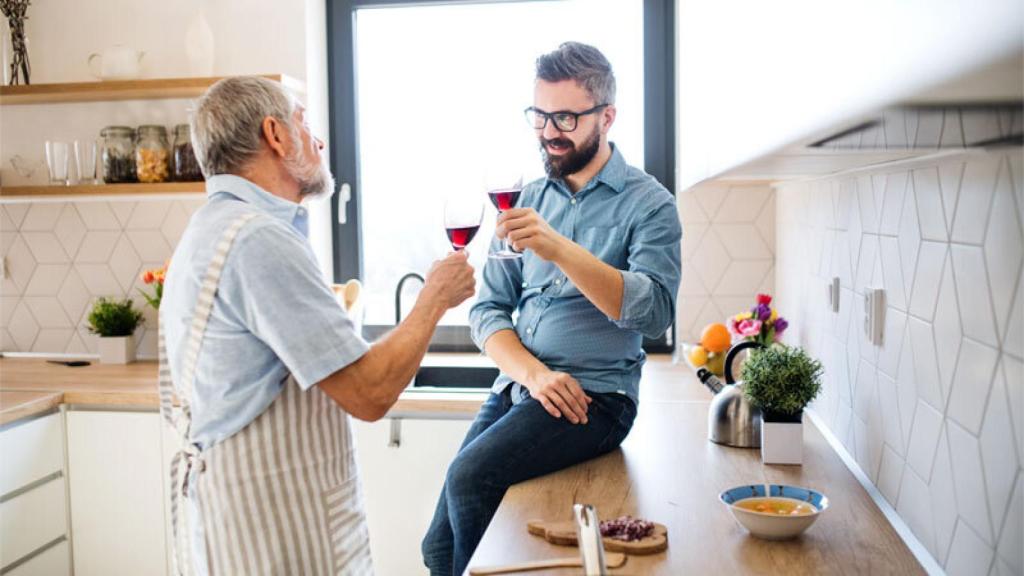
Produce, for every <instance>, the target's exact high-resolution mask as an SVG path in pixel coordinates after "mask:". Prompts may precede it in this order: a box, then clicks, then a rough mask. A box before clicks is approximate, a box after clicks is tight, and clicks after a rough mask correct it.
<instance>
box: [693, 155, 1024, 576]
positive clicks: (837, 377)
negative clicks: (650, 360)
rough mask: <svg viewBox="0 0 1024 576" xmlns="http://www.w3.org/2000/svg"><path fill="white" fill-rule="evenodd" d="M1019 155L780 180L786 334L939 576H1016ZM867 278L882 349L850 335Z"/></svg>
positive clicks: (1021, 555)
mask: <svg viewBox="0 0 1024 576" xmlns="http://www.w3.org/2000/svg"><path fill="white" fill-rule="evenodd" d="M1021 158H1022V150H1021V149H1019V148H1016V149H1009V150H1007V149H1003V150H994V151H988V152H977V151H975V152H971V153H966V154H964V155H960V156H955V157H947V158H944V159H938V160H935V161H933V162H932V163H930V164H929V163H927V162H925V163H920V164H918V165H915V166H912V167H910V168H905V169H896V168H890V169H888V170H884V169H882V170H878V171H875V172H873V173H864V172H861V173H859V174H857V175H850V176H842V177H839V178H826V179H822V180H816V181H808V182H791V183H783V184H780V185H778V187H777V190H776V196H775V201H776V202H777V203H778V210H777V224H776V226H777V229H776V234H777V235H778V242H777V245H776V261H775V268H776V270H777V273H776V275H775V277H776V278H775V282H776V286H777V293H778V294H777V296H778V298H779V307H780V310H782V311H783V312H784V313H786V314H787V316H792V319H793V324H792V325H793V326H794V328H793V329H792V330H790V331H789V332H787V334H786V338H785V339H786V341H787V342H789V343H791V344H799V345H801V346H804V347H805V348H807V349H808V350H809V351H810V352H811V353H813V354H814V355H815V356H817V357H818V358H820V359H821V360H822V362H823V363H824V365H825V368H826V373H825V379H824V386H823V389H822V394H821V396H820V397H819V398H818V399H817V400H816V401H815V402H814V410H815V412H816V413H817V414H818V415H819V416H820V417H821V419H822V420H823V421H824V423H825V424H826V425H827V426H828V427H829V428H830V429H831V431H832V432H833V433H834V434H835V435H836V436H837V437H838V438H839V439H840V441H841V442H842V443H843V444H844V445H845V447H846V449H847V450H848V451H849V453H850V454H852V455H854V456H855V458H856V459H857V462H858V464H859V465H860V467H861V469H862V470H863V471H864V472H865V474H867V475H868V476H869V477H870V479H871V480H872V482H874V483H875V484H876V485H877V486H878V488H879V490H880V492H881V493H882V495H883V496H884V497H885V498H886V499H887V500H888V501H889V502H890V503H891V504H892V505H893V506H894V507H895V508H896V510H897V512H898V513H899V514H900V516H901V517H902V518H903V519H904V520H905V521H906V523H907V525H908V526H909V527H910V528H911V530H912V531H913V532H914V534H915V536H916V537H917V538H918V539H919V540H920V541H921V543H922V544H923V545H924V546H925V547H926V548H927V549H928V551H929V552H930V553H931V554H932V556H933V557H934V558H935V560H936V561H937V562H938V563H939V565H940V566H942V567H943V568H944V569H945V570H946V572H947V573H949V574H979V575H989V574H1024V552H1022V550H1024V541H1022V538H1024V527H1022V525H1024V494H1022V491H1024V469H1022V463H1024V342H1022V332H1024V312H1022V306H1024V169H1022V166H1024V162H1022V160H1021ZM921 164H923V165H921ZM850 270H853V273H852V276H851V273H850ZM833 276H838V277H839V278H840V282H841V285H842V298H841V310H840V312H839V313H838V314H833V313H832V312H831V311H830V309H829V308H828V304H827V301H826V295H827V294H826V291H825V286H826V284H827V282H828V281H829V280H830V279H831V278H832V277H833ZM851 278H852V281H851ZM684 282H685V278H684ZM867 287H882V288H884V289H885V291H886V297H887V303H888V309H887V311H886V329H885V341H884V343H883V344H882V346H875V345H872V344H871V343H870V341H868V340H867V339H866V338H865V337H864V335H863V333H862V331H861V330H860V325H861V316H860V314H861V310H860V308H861V307H862V304H861V299H862V295H863V293H864V290H865V288H867ZM712 299H713V297H712Z"/></svg>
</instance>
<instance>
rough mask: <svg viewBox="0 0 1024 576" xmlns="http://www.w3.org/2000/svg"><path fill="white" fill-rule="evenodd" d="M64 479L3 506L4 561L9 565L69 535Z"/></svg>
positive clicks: (0, 538) (0, 545) (0, 537)
mask: <svg viewBox="0 0 1024 576" xmlns="http://www.w3.org/2000/svg"><path fill="white" fill-rule="evenodd" d="M66 509H67V508H66V506H65V500H64V478H57V479H55V480H51V481H50V482H47V483H46V484H43V485H41V486H38V487H36V488H33V489H32V490H29V491H28V492H25V493H24V494H19V495H18V496H16V497H14V498H11V499H10V500H8V501H6V502H4V503H2V504H0V558H3V562H4V564H5V565H7V564H11V563H13V562H16V561H17V560H19V559H21V558H23V557H24V556H25V555H26V554H28V553H30V552H32V551H34V550H37V549H39V548H40V547H42V546H43V545H45V544H48V543H50V542H53V541H54V540H56V539H57V538H60V537H61V536H64V535H66V534H67V515H66Z"/></svg>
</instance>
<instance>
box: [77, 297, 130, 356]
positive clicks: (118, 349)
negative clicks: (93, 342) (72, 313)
mask: <svg viewBox="0 0 1024 576" xmlns="http://www.w3.org/2000/svg"><path fill="white" fill-rule="evenodd" d="M88 321H89V331H90V332H92V333H93V334H98V335H99V337H100V338H99V351H100V363H102V364H129V363H131V362H134V361H135V338H134V337H133V334H134V333H135V329H136V328H137V327H138V326H139V324H140V323H141V322H142V313H141V312H139V311H138V310H136V309H135V306H134V305H133V304H132V301H131V300H129V299H127V298H125V299H123V300H117V299H114V298H100V299H99V300H97V301H96V303H95V304H93V306H92V310H91V311H90V312H89V319H88Z"/></svg>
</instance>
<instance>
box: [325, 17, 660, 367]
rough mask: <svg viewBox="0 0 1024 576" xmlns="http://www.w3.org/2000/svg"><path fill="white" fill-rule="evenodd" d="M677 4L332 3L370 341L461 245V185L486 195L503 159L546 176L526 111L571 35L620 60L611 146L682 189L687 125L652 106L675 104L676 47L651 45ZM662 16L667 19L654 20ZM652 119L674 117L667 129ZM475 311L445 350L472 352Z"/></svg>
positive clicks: (340, 150) (345, 157) (354, 242)
mask: <svg viewBox="0 0 1024 576" xmlns="http://www.w3.org/2000/svg"><path fill="white" fill-rule="evenodd" d="M670 6H671V0H663V1H658V2H652V1H651V0H646V1H645V0H548V1H543V0H541V1H538V0H534V1H528V2H484V3H480V2H451V3H446V4H437V3H430V4H427V3H419V2H401V3H399V2H387V1H383V2H382V1H377V2H362V1H359V0H347V1H345V0H333V1H332V2H331V3H330V4H329V7H330V13H329V26H330V28H329V30H328V38H329V45H330V59H331V64H330V68H331V83H330V90H331V94H330V100H331V114H332V119H331V126H332V133H331V142H332V152H331V163H332V169H333V171H334V173H335V175H336V176H337V177H338V180H339V182H344V183H347V184H348V185H349V187H350V189H351V190H352V195H351V198H352V200H351V201H350V202H349V204H348V206H345V207H344V208H343V209H344V210H345V212H346V216H347V217H346V219H345V220H346V222H345V223H344V224H340V223H339V224H338V225H336V227H335V231H334V232H335V234H334V239H335V260H336V263H335V277H336V279H338V280H344V279H347V278H352V277H358V278H360V279H361V280H362V281H363V283H364V285H365V288H366V296H367V299H366V318H365V323H366V325H367V331H368V335H369V336H375V335H376V334H377V333H379V332H381V331H383V330H385V329H386V328H388V327H390V326H393V325H394V323H395V314H396V309H395V307H396V303H395V290H396V287H397V285H398V282H399V280H400V279H401V278H402V277H403V276H404V275H406V274H407V273H409V272H416V273H419V274H424V273H425V272H426V270H427V269H428V268H429V266H430V263H431V262H433V261H434V260H436V259H437V258H439V257H442V256H443V255H444V254H445V253H446V252H447V251H448V250H450V246H449V245H448V243H447V240H446V237H445V234H444V228H443V215H442V214H443V205H444V200H443V199H444V197H445V195H446V194H447V193H448V192H449V191H451V190H476V189H479V193H480V194H481V196H483V195H484V190H483V189H482V186H481V181H482V173H483V171H484V170H485V168H486V167H487V166H491V165H493V164H495V163H496V162H497V163H508V164H510V165H515V166H516V167H518V168H520V169H521V170H522V171H523V172H524V173H525V174H526V175H527V176H528V179H533V178H539V177H541V176H543V169H542V165H541V156H540V151H539V149H538V144H537V141H536V138H535V136H534V134H533V131H532V130H530V128H529V127H528V126H527V125H526V123H525V121H524V118H523V114H522V110H523V109H524V108H525V107H527V106H529V105H531V104H532V103H533V79H534V61H535V59H536V58H537V56H538V55H540V54H542V53H545V52H548V51H550V50H552V49H554V48H556V47H557V46H558V44H559V43H561V42H563V41H566V40H577V41H581V42H585V43H588V44H593V45H595V46H597V47H598V48H599V49H600V50H601V51H602V52H603V53H604V54H605V55H606V56H607V57H608V59H609V60H610V61H611V63H612V66H613V69H614V71H615V75H616V79H617V83H618V94H617V102H616V105H617V107H618V109H619V112H618V116H617V119H616V123H615V125H614V126H613V128H612V131H611V133H610V138H611V140H612V141H614V142H615V143H616V145H617V146H618V147H619V149H620V150H621V151H622V153H623V154H624V156H625V157H626V160H627V161H628V162H629V163H631V164H633V165H636V166H645V167H646V168H647V169H648V171H649V172H651V173H652V174H655V176H657V177H659V179H660V180H661V181H662V182H663V183H665V184H666V186H669V187H670V188H671V180H670V178H669V176H670V174H671V171H670V169H669V168H670V167H667V166H661V167H660V168H659V167H658V163H659V162H661V163H662V164H664V162H663V160H664V159H665V158H666V157H667V154H668V153H672V151H671V150H666V149H665V148H666V146H668V147H671V142H669V141H670V140H671V138H670V137H666V135H667V134H668V135H673V136H674V134H673V133H672V130H671V126H672V124H674V121H673V120H672V115H671V112H668V115H667V116H666V112H665V110H654V111H652V110H651V109H650V108H651V103H652V102H654V103H655V104H654V105H655V107H658V106H662V107H664V108H670V105H669V104H670V103H671V95H670V94H669V93H667V92H668V91H667V90H666V87H667V86H671V82H670V81H668V79H666V78H665V77H664V76H665V74H664V70H665V69H666V68H667V67H666V66H664V64H665V62H664V58H665V54H666V53H668V52H669V50H670V46H671V43H667V44H666V45H667V46H668V48H666V49H665V50H664V51H663V52H662V53H660V54H654V55H652V51H653V50H654V49H653V47H652V38H651V37H652V36H654V37H657V38H659V41H660V42H662V43H663V44H665V40H664V37H663V36H664V34H665V28H666V26H665V24H666V22H669V23H670V22H671V20H672V18H671V13H670V12H669V11H668V8H667V7H670ZM652 10H659V11H661V12H662V14H660V16H661V17H663V18H664V21H662V20H660V19H659V20H658V22H656V23H653V24H652V22H651V19H652V18H657V17H658V15H657V14H653V15H652ZM652 28H653V31H652ZM652 63H653V64H654V66H653V67H652ZM650 76H654V78H650ZM652 87H653V88H652ZM652 89H653V90H654V91H655V92H657V94H655V95H654V96H655V97H654V98H650V97H649V95H648V92H650V91H651V90H652ZM652 112H654V113H657V114H658V115H659V116H660V118H658V120H657V121H655V125H656V127H655V129H654V132H655V134H653V135H652V134H648V131H649V126H650V125H651V120H652V119H651V117H650V115H651V114H652ZM645 120H646V121H645ZM658 122H660V124H657V123H658ZM668 122H672V124H669V126H668V127H665V126H664V124H665V123H668ZM666 132H667V134H666ZM651 136H654V137H653V138H652V137H651ZM659 139H660V140H662V141H661V142H659V141H658V140H659ZM652 151H653V152H654V153H653V158H650V160H651V161H648V159H649V157H650V156H652V154H651V153H652ZM652 165H653V167H654V169H652ZM658 169H661V170H663V171H664V173H663V174H658V173H657V170H658ZM338 201H339V200H338V199H335V202H338ZM335 209H337V206H335ZM495 216H496V214H495V213H494V212H493V210H490V208H488V212H487V213H486V214H485V217H484V223H483V227H482V228H481V231H480V233H479V235H478V239H477V240H475V241H474V242H473V243H472V244H471V245H470V253H471V260H472V263H473V265H474V266H475V267H476V268H477V270H478V271H480V270H481V269H482V268H483V266H484V265H485V263H486V261H487V244H488V240H489V238H490V237H491V236H492V235H493V229H494V218H495ZM418 289H419V285H418V283H412V284H411V285H410V286H409V289H408V290H406V291H405V294H404V301H405V302H408V303H410V304H411V302H412V300H413V299H414V298H415V293H416V291H417V290H418ZM470 304H471V302H467V303H466V304H464V305H463V306H461V307H459V308H457V309H454V310H451V311H449V313H448V314H447V315H446V316H445V318H444V319H443V320H442V327H441V329H439V331H438V339H437V340H436V341H435V344H436V345H435V349H460V348H463V347H465V348H471V347H472V345H471V343H470V342H469V340H468V328H467V314H468V309H469V306H470ZM403 307H404V308H406V310H407V309H408V307H407V306H404V305H403Z"/></svg>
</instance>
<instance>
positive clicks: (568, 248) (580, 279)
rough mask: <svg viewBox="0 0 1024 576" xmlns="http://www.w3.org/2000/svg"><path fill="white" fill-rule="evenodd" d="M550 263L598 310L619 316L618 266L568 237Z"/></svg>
mask: <svg viewBox="0 0 1024 576" xmlns="http://www.w3.org/2000/svg"><path fill="white" fill-rule="evenodd" d="M554 263H555V265H556V266H558V267H559V268H560V269H561V270H562V272H564V273H565V275H566V276H568V278H569V280H572V283H573V284H575V285H576V288H579V291H580V292H581V293H582V294H583V295H584V296H586V298H587V300H590V302H591V303H592V304H593V305H594V306H597V309H598V310H600V311H601V312H604V314H605V315H606V316H608V317H609V318H611V319H613V320H618V319H619V316H620V315H621V314H622V294H623V287H624V285H625V283H624V282H623V280H622V274H621V273H620V272H619V271H618V270H616V269H615V268H613V267H611V266H609V265H608V264H605V263H604V262H602V261H601V260H600V259H599V258H597V257H596V256H594V255H593V254H591V253H590V252H588V251H587V249H586V248H584V247H582V246H580V245H579V244H577V243H575V242H572V241H571V240H568V239H566V242H565V246H564V247H563V248H562V250H561V251H560V253H559V255H558V257H557V258H556V259H555V260H554Z"/></svg>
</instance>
